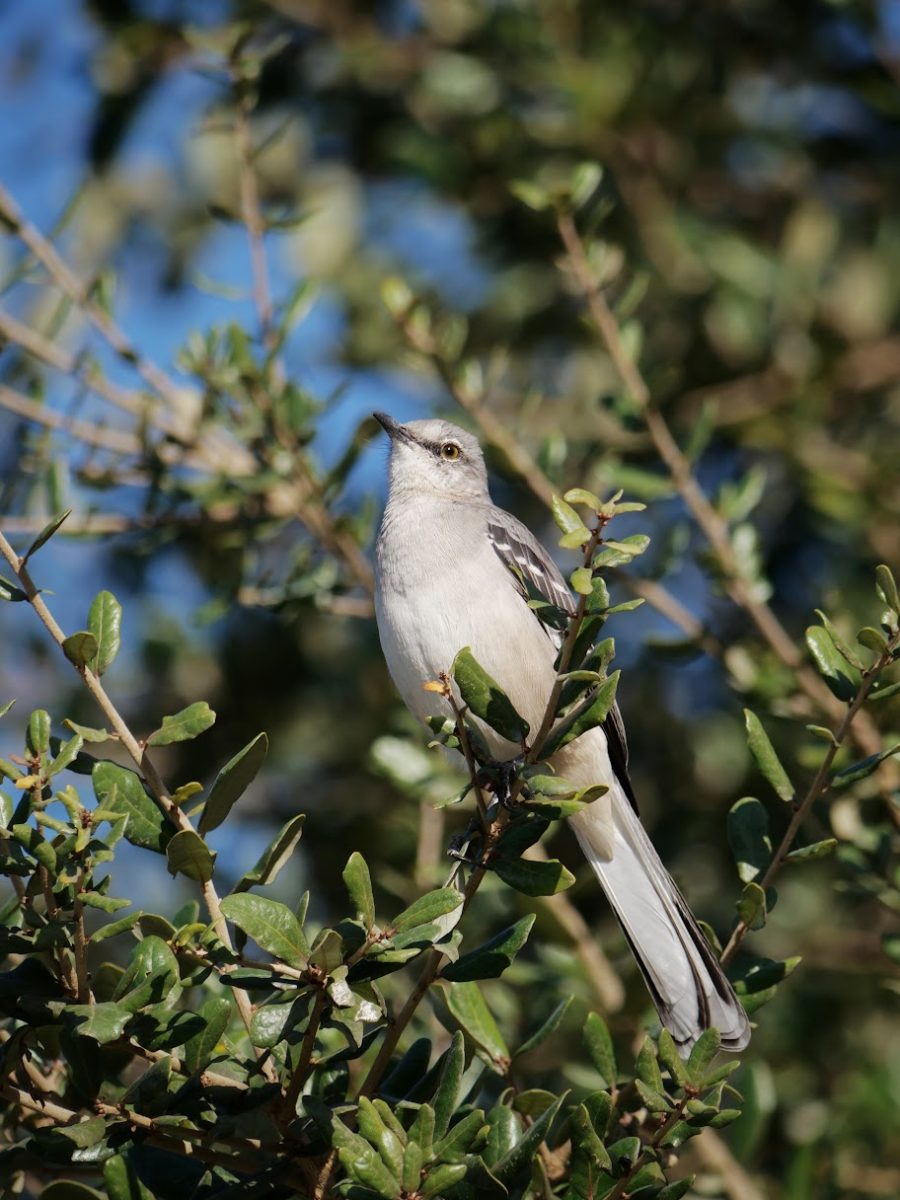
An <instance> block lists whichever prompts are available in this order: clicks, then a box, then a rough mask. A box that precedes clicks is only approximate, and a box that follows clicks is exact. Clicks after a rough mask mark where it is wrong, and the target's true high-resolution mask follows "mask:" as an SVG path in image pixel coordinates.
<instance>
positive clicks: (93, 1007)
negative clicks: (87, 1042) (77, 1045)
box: [65, 1000, 133, 1046]
mask: <svg viewBox="0 0 900 1200" xmlns="http://www.w3.org/2000/svg"><path fill="white" fill-rule="evenodd" d="M65 1013H66V1015H67V1016H68V1017H72V1018H74V1021H75V1032H76V1033H77V1034H79V1035H80V1036H81V1037H89V1038H93V1039H94V1041H95V1042H99V1043H100V1044H101V1046H102V1045H104V1044H105V1043H106V1042H114V1041H115V1040H116V1038H120V1037H121V1036H122V1034H123V1033H124V1031H125V1026H126V1025H127V1024H128V1022H129V1021H130V1020H131V1018H132V1015H133V1014H132V1013H131V1012H130V1010H129V1009H127V1008H124V1007H123V1006H122V1005H121V1004H115V1003H113V1001H111V1000H108V1001H105V1002H104V1003H102V1004H69V1005H67V1006H66V1009H65Z"/></svg>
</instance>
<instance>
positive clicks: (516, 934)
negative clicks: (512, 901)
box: [441, 913, 535, 982]
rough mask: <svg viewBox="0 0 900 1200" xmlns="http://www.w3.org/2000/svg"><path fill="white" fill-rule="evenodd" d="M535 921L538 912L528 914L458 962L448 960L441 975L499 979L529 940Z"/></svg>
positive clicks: (457, 980) (462, 979)
mask: <svg viewBox="0 0 900 1200" xmlns="http://www.w3.org/2000/svg"><path fill="white" fill-rule="evenodd" d="M534 921H535V914H534V913H529V914H528V916H527V917H522V919H521V920H519V921H516V923H515V925H510V926H509V928H508V929H504V930H503V931H502V932H501V933H498V934H497V935H496V937H492V938H491V940H490V941H489V942H485V943H484V945H483V946H479V947H478V948H477V950H470V951H469V953H468V954H463V955H460V957H459V958H458V959H457V960H456V962H455V963H449V964H448V965H447V966H446V967H444V969H443V971H442V972H441V974H442V975H443V977H444V978H445V979H450V980H453V981H455V982H463V981H465V980H470V979H496V978H497V976H499V975H502V974H503V972H504V971H505V970H506V968H507V967H508V966H509V965H510V964H511V963H512V961H513V959H514V958H515V956H516V955H517V954H518V952H519V951H520V950H521V949H522V947H523V946H524V945H525V943H526V942H527V941H528V935H529V933H530V932H531V927H532V925H533V924H534Z"/></svg>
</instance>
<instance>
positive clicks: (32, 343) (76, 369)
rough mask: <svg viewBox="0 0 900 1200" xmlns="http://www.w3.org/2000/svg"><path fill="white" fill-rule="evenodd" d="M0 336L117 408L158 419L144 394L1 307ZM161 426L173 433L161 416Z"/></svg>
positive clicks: (167, 421) (133, 414)
mask: <svg viewBox="0 0 900 1200" xmlns="http://www.w3.org/2000/svg"><path fill="white" fill-rule="evenodd" d="M0 337H4V338H6V339H7V341H9V342H13V343H15V345H17V346H20V347H21V348H22V349H23V350H25V351H26V352H27V353H28V354H30V355H32V356H33V357H34V358H36V359H38V360H39V361H41V362H43V363H45V364H46V365H47V366H48V367H52V368H53V369H54V370H56V371H59V372H61V373H62V374H63V375H70V376H72V378H74V379H78V380H80V382H81V383H83V384H84V385H85V387H88V388H90V390H91V391H92V392H96V394H97V395H98V396H100V397H101V398H102V399H103V400H106V401H107V402H108V403H109V404H112V405H114V407H116V408H120V409H122V411H123V412H127V413H130V414H131V415H132V416H135V417H139V418H140V419H141V420H142V421H146V420H150V421H154V420H155V414H154V413H153V402H152V400H151V398H150V397H148V396H147V395H146V394H145V393H142V392H136V391H129V390H127V389H125V388H121V387H119V386H118V384H115V383H112V382H111V381H110V380H109V379H107V378H106V376H105V375H104V374H103V372H102V371H100V369H99V368H98V367H96V366H94V365H93V364H91V363H86V362H85V361H84V360H83V359H82V358H80V357H78V356H77V355H75V354H71V353H70V352H69V351H68V350H64V349H63V347H62V346H61V345H60V344H59V343H58V342H52V341H50V339H49V338H45V337H44V336H43V334H41V333H38V331H37V330H36V329H32V328H31V326H29V325H25V324H23V322H21V321H18V320H16V318H15V317H14V316H12V315H11V314H10V313H7V312H3V311H2V310H0ZM160 426H161V428H163V429H165V430H166V431H167V432H172V431H173V428H174V427H173V426H172V425H171V422H170V421H169V420H168V419H165V418H161V419H160Z"/></svg>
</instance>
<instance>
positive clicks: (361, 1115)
mask: <svg viewBox="0 0 900 1200" xmlns="http://www.w3.org/2000/svg"><path fill="white" fill-rule="evenodd" d="M356 1115H357V1122H358V1128H359V1132H360V1133H361V1134H362V1136H363V1137H364V1138H365V1139H366V1141H367V1142H368V1143H369V1144H370V1145H372V1146H374V1147H375V1149H376V1150H377V1151H378V1153H379V1154H380V1155H381V1161H382V1162H383V1163H384V1165H385V1166H386V1167H387V1169H388V1170H389V1171H390V1173H391V1175H392V1176H393V1177H394V1178H395V1179H396V1180H397V1181H398V1182H399V1180H400V1175H401V1173H402V1171H403V1157H404V1155H403V1150H404V1147H403V1143H402V1142H401V1141H400V1138H399V1137H398V1136H397V1134H396V1133H395V1132H394V1131H393V1129H392V1128H391V1127H390V1126H389V1125H387V1124H386V1123H385V1122H384V1121H383V1120H382V1119H381V1116H380V1114H379V1112H378V1109H377V1108H376V1107H375V1105H374V1104H373V1103H372V1101H371V1100H369V1099H368V1098H367V1097H366V1096H361V1097H360V1099H359V1108H358V1110H357V1114H356Z"/></svg>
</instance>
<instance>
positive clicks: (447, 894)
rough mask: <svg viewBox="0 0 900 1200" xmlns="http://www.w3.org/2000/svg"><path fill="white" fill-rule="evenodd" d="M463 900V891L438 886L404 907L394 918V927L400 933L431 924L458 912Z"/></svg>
mask: <svg viewBox="0 0 900 1200" xmlns="http://www.w3.org/2000/svg"><path fill="white" fill-rule="evenodd" d="M462 902H463V896H462V892H458V891H457V890H456V888H452V887H443V888H436V889H435V890H434V891H433V892H426V893H425V895H424V896H420V897H419V899H418V900H414V901H413V903H412V904H410V906H409V907H408V908H404V910H403V912H402V913H400V915H399V916H398V917H395V918H394V921H393V926H392V927H393V928H394V929H395V930H396V931H397V932H398V933H402V932H403V931H404V930H406V929H415V928H416V927H418V926H419V925H430V924H432V923H433V922H436V921H438V920H439V919H440V918H441V917H445V916H447V915H449V914H450V913H453V912H456V910H457V909H458V908H460V907H461V906H462ZM446 932H449V930H447V931H446Z"/></svg>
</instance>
